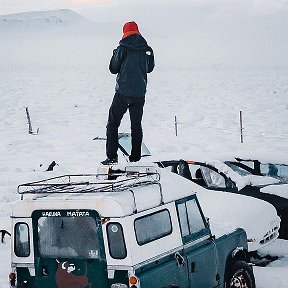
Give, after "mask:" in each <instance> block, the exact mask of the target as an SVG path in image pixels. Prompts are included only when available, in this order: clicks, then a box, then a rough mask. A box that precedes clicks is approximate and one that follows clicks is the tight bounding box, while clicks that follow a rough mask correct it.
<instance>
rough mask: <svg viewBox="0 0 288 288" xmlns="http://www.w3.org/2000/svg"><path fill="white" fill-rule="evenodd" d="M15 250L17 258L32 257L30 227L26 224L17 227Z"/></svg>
mask: <svg viewBox="0 0 288 288" xmlns="http://www.w3.org/2000/svg"><path fill="white" fill-rule="evenodd" d="M14 232H15V242H14V250H15V255H16V256H17V257H28V256H29V255H30V244H29V238H30V236H29V227H28V225H27V224H26V223H17V224H16V225H15V230H14Z"/></svg>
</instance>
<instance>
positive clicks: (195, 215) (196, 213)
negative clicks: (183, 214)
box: [186, 199, 206, 234]
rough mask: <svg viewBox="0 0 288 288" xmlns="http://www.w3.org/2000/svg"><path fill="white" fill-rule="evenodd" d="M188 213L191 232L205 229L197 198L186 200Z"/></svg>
mask: <svg viewBox="0 0 288 288" xmlns="http://www.w3.org/2000/svg"><path fill="white" fill-rule="evenodd" d="M186 208H187V215H188V221H189V228H190V234H192V233H195V232H198V231H200V230H202V229H205V228H206V227H205V224H204V222H203V219H202V215H201V213H200V210H199V207H198V205H197V202H196V200H195V199H192V200H189V201H187V202H186Z"/></svg>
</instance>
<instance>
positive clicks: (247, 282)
mask: <svg viewBox="0 0 288 288" xmlns="http://www.w3.org/2000/svg"><path fill="white" fill-rule="evenodd" d="M255 287H256V286H255V278H254V274H253V270H252V268H251V267H250V266H249V265H248V264H247V263H246V262H245V261H236V262H234V263H232V266H231V268H230V272H229V277H228V280H227V282H226V288H255Z"/></svg>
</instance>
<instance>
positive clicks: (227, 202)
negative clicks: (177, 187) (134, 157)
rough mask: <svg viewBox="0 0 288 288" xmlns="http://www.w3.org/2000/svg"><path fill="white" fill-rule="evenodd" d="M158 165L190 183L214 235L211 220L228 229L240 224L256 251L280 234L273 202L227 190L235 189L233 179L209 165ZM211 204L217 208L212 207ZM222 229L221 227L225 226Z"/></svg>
mask: <svg viewBox="0 0 288 288" xmlns="http://www.w3.org/2000/svg"><path fill="white" fill-rule="evenodd" d="M158 165H159V166H161V167H167V169H169V170H171V171H172V172H174V173H177V174H179V175H181V176H184V177H185V178H187V179H189V180H190V181H192V182H193V184H194V185H195V190H197V195H198V198H199V199H201V203H202V208H203V210H204V211H205V212H206V216H208V217H209V218H210V219H211V229H212V231H213V230H215V232H214V233H216V234H217V230H218V229H219V225H216V229H213V223H216V224H217V223H226V225H227V228H228V229H230V227H231V225H235V226H236V227H242V228H243V229H245V231H246V233H247V238H248V247H249V251H255V250H258V249H259V248H262V247H264V246H266V245H268V244H270V243H272V242H273V241H274V240H275V239H277V237H278V236H279V228H280V218H279V216H277V211H276V209H275V208H274V207H273V205H271V204H269V203H268V202H266V201H262V200H259V199H254V198H252V197H247V196H244V195H239V194H231V193H229V192H232V191H235V190H236V184H235V182H233V181H232V180H231V179H230V178H229V177H227V176H226V175H225V174H224V173H222V172H221V173H220V172H219V171H218V170H217V169H216V168H215V167H214V166H213V165H212V164H208V163H205V162H198V161H184V160H169V161H162V162H159V163H158ZM199 185H200V186H202V187H201V188H200V187H199ZM244 186H245V185H244ZM196 187H197V188H196ZM213 207H218V209H212V208H213ZM204 208H205V209H204ZM221 228H222V229H224V228H225V225H222V226H221ZM221 232H224V231H221ZM221 232H220V233H221Z"/></svg>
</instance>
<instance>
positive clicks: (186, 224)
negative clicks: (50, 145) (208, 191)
mask: <svg viewBox="0 0 288 288" xmlns="http://www.w3.org/2000/svg"><path fill="white" fill-rule="evenodd" d="M102 169H107V168H106V167H104V168H102ZM191 184H192V182H191V181H188V180H187V179H184V178H183V177H181V176H178V175H175V174H173V173H171V172H168V171H165V170H164V169H159V168H157V167H155V166H150V167H149V166H145V167H139V166H130V167H129V166H127V167H125V168H123V167H122V168H121V169H120V168H119V169H117V170H112V169H111V168H110V169H109V171H108V173H101V174H93V175H91V174H89V175H85V174H83V175H66V176H60V177H54V178H50V179H47V180H42V181H38V182H32V183H27V184H23V185H20V186H19V187H18V192H19V193H20V194H21V199H22V200H20V201H19V202H17V203H16V205H15V208H14V210H13V213H12V226H13V231H14V233H13V237H12V255H11V259H12V269H13V272H12V273H11V274H10V287H17V288H20V287H21V288H22V287H31V288H88V287H89V288H128V287H130V288H140V287H141V288H153V287H155V288H168V287H170V288H172V287H174V288H176V287H178V288H188V287H195V288H202V287H205V288H210V287H211V288H212V287H223V288H224V287H226V288H227V287H230V288H232V287H243V288H244V287H246V288H254V287H255V280H254V275H253V270H252V267H251V266H250V265H249V264H248V263H247V261H248V256H247V238H246V233H245V231H244V230H243V229H241V228H238V229H235V230H234V231H232V232H231V233H227V234H225V235H222V236H221V237H219V238H218V237H217V238H216V239H215V237H214V236H213V235H212V234H211V231H210V227H209V224H208V223H207V221H206V219H205V217H204V215H203V212H202V210H201V206H200V204H199V202H198V199H197V196H196V194H195V193H194V192H195V190H194V189H195V186H194V185H191Z"/></svg>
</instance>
